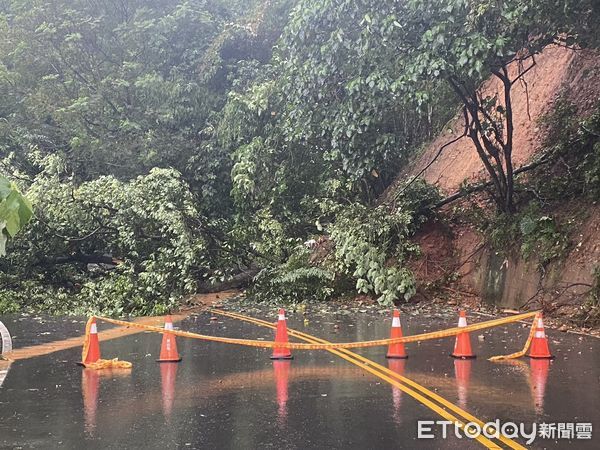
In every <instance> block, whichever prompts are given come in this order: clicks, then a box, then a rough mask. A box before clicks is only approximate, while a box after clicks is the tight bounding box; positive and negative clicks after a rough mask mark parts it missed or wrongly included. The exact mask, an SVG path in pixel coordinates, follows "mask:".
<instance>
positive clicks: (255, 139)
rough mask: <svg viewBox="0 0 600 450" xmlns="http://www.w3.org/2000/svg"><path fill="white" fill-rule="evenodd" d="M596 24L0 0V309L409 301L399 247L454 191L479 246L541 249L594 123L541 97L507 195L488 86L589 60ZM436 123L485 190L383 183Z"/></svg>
mask: <svg viewBox="0 0 600 450" xmlns="http://www.w3.org/2000/svg"><path fill="white" fill-rule="evenodd" d="M599 18H600V11H599V10H598V5H597V2H594V1H592V0H581V1H577V2H571V1H567V0H545V1H529V0H503V1H499V2H498V1H489V0H450V1H449V0H443V1H442V0H409V1H406V2H397V1H392V0H385V1H381V0H378V1H374V0H366V1H360V2H357V1H355V0H329V1H323V2H314V1H309V0H262V1H260V0H252V1H235V0H212V1H203V0H186V1H182V0H162V1H159V2H150V3H148V2H145V1H137V0H136V1H130V2H121V1H113V0H107V1H104V2H91V1H88V0H58V1H55V2H49V3H48V2H38V1H34V0H19V1H16V0H8V1H4V2H0V174H2V178H0V201H2V203H0V254H1V253H4V252H3V250H4V246H5V243H6V255H4V256H1V257H0V313H6V312H17V311H23V310H35V311H49V312H56V313H64V312H70V313H85V312H88V311H96V312H102V313H105V314H113V315H122V314H156V313H163V312H165V311H167V310H169V309H171V308H174V307H175V306H176V305H177V304H178V302H179V301H180V300H181V299H182V298H183V297H185V296H186V295H189V294H193V293H195V292H201V291H208V290H218V289H220V288H223V287H230V286H247V287H249V294H251V295H252V296H253V297H254V298H256V299H257V300H260V301H290V302H300V301H304V300H320V301H323V300H328V299H331V298H333V297H340V296H345V295H356V294H365V295H369V296H372V297H374V298H376V299H377V301H378V302H380V303H381V304H384V305H388V304H391V303H392V302H395V301H403V300H409V299H410V298H411V297H412V296H413V295H414V293H415V289H416V284H415V276H414V274H413V272H412V271H411V270H410V269H409V264H408V263H409V261H410V260H411V259H412V258H415V257H417V256H418V254H419V248H418V245H416V244H415V243H414V242H413V241H412V239H411V237H412V236H413V235H414V233H415V232H416V231H417V230H418V229H419V227H420V226H421V225H422V224H423V223H424V222H425V221H427V220H428V219H430V218H432V217H434V216H436V214H437V209H438V208H439V207H440V206H442V205H446V204H448V203H450V202H452V201H454V200H455V199H456V198H460V197H462V196H464V195H466V194H468V193H471V192H482V191H485V195H486V196H487V198H489V199H490V202H489V203H486V206H485V210H484V211H481V217H484V218H485V220H482V222H481V223H482V227H483V226H485V227H487V230H488V232H489V235H490V236H491V239H492V240H496V241H498V243H501V242H505V241H507V240H513V241H515V238H516V237H518V238H517V239H516V240H517V241H519V242H520V245H521V251H522V252H523V254H524V255H525V256H528V255H532V254H536V255H541V258H542V259H541V263H542V264H544V263H546V262H547V261H550V260H552V259H555V258H559V257H560V256H561V254H562V252H564V251H566V249H567V248H568V246H569V243H568V240H567V239H566V238H564V234H565V233H566V231H565V230H566V228H565V225H564V223H563V222H561V221H560V220H558V219H556V218H554V217H553V216H552V215H551V214H548V213H547V212H546V209H547V204H549V203H552V202H553V201H555V200H556V201H557V200H558V199H557V198H555V194H556V192H559V191H560V192H561V193H562V194H561V196H562V197H561V199H568V198H578V197H581V196H587V197H588V198H597V196H598V194H599V193H600V179H599V175H598V174H599V173H600V156H599V155H600V146H599V145H600V144H598V135H599V134H600V123H599V117H600V112H599V111H600V110H598V111H596V112H595V113H594V114H592V115H591V116H590V117H589V118H587V119H585V121H579V119H577V118H576V115H574V114H571V112H570V111H571V110H570V109H569V108H573V107H574V106H573V105H569V104H568V101H566V100H565V101H564V102H561V103H560V104H559V105H558V106H557V108H556V109H555V111H554V112H553V115H552V116H550V117H549V118H548V121H549V123H550V124H552V126H551V127H549V130H550V131H549V138H548V142H547V143H546V145H545V147H546V148H547V152H546V153H544V155H545V156H544V157H545V158H546V160H545V161H544V167H542V166H539V167H537V168H535V169H534V170H533V171H532V172H531V173H532V175H531V177H530V178H529V179H528V181H527V185H525V184H523V183H522V182H521V181H518V180H517V178H516V172H517V171H518V168H517V167H514V164H513V161H512V151H513V145H514V142H513V133H514V124H513V112H512V109H511V92H512V91H511V90H512V87H513V86H514V85H515V84H516V83H520V82H521V81H522V78H523V77H524V76H525V75H526V74H527V73H528V71H529V69H530V68H531V67H533V66H534V65H535V61H536V55H538V54H539V52H541V51H542V49H543V48H544V47H545V46H547V45H548V44H551V43H555V44H559V45H563V46H567V47H570V48H573V49H578V48H581V47H597V46H598V43H599V40H598V38H599V36H598V31H597V30H598V29H599V24H600V21H599ZM514 65H516V66H517V67H518V70H517V72H516V74H513V73H512V72H511V71H509V69H508V68H509V66H511V67H512V66H514ZM489 77H496V78H497V79H499V80H500V81H501V84H502V86H503V91H502V95H501V96H500V98H496V97H487V96H483V95H482V93H481V92H482V91H481V90H480V86H481V83H482V82H483V81H484V80H486V79H488V78H489ZM457 113H458V114H460V115H461V116H462V117H463V119H464V123H462V124H461V130H463V129H464V131H463V134H462V136H463V137H465V138H468V139H470V140H471V142H472V143H473V144H474V145H475V147H476V151H477V154H478V157H479V158H480V159H481V161H482V163H483V166H484V167H485V169H486V177H487V178H486V180H485V185H484V186H475V187H474V188H473V189H471V188H465V190H464V192H462V193H458V195H457V196H453V197H452V198H444V197H443V196H442V195H441V194H440V193H439V192H437V190H436V189H435V188H434V187H432V186H429V185H427V184H426V183H424V182H422V181H421V180H420V179H419V178H418V177H405V178H406V179H400V180H399V181H398V180H397V178H398V175H399V174H401V173H404V172H403V171H404V170H405V169H406V165H407V162H408V161H409V160H410V159H411V158H412V157H414V156H415V155H416V154H417V153H418V152H419V151H420V150H421V149H422V148H423V147H424V145H425V144H426V143H427V142H429V141H430V140H431V139H432V138H433V137H435V136H437V135H438V134H440V133H444V132H445V131H446V130H445V129H444V127H445V126H447V124H448V123H449V122H448V121H449V120H450V119H451V118H453V117H454V116H455V115H456V114H457ZM558 124H560V125H558ZM553 133H554V134H553ZM440 151H441V149H440ZM559 160H561V161H565V165H566V166H568V167H569V170H568V171H562V172H561V171H560V169H559V168H558V166H557V164H556V163H555V161H559ZM547 162H548V164H546V163H547ZM543 171H556V172H555V173H553V176H552V177H550V178H548V177H547V176H546V174H547V173H548V172H543ZM4 177H6V179H7V180H10V182H8V181H4ZM395 180H396V181H395ZM394 181H395V184H394V185H393V186H392V183H393V182H394ZM392 187H393V189H392ZM18 191H20V192H22V193H23V194H24V195H25V197H26V198H24V197H21V196H20V194H18ZM15 199H18V200H15ZM9 200H10V202H9ZM15 201H17V202H18V203H19V205H20V206H19V209H18V211H19V212H18V217H19V220H18V221H17V222H15V220H16V219H15V217H17V216H15V212H14V211H16V210H15V209H14V207H13V206H10V205H11V204H13V202H15ZM9 203H10V204H9ZM31 205H33V206H31ZM5 206H6V207H5ZM5 212H7V214H10V217H9V216H5V215H3V214H5ZM32 214H33V216H32ZM561 220H562V219H561ZM27 222H29V223H27ZM19 228H22V229H21V230H20V231H19ZM17 231H19V232H18V233H17ZM591 295H592V297H591V300H590V302H591V304H592V307H594V306H593V305H594V304H595V305H596V306H595V307H596V308H597V298H595V297H593V295H594V294H591ZM596 297H597V295H596ZM594 298H595V300H594ZM594 302H595V303H594Z"/></svg>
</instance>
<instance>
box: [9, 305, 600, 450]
mask: <svg viewBox="0 0 600 450" xmlns="http://www.w3.org/2000/svg"><path fill="white" fill-rule="evenodd" d="M262 317H263V318H265V317H267V318H269V315H268V314H264V313H263V315H262ZM275 318H276V315H274V314H273V315H272V317H270V319H272V320H274V319H275ZM0 320H2V321H3V322H4V323H5V324H7V326H8V327H9V329H10V330H11V332H12V333H13V335H16V337H17V338H16V339H15V342H14V345H15V348H18V347H19V346H20V347H23V346H25V345H31V344H33V343H35V342H36V340H37V337H36V335H38V334H41V333H46V332H48V330H52V336H48V335H45V334H44V335H42V336H43V339H46V342H48V341H50V340H52V338H53V339H55V340H58V339H63V338H68V337H73V336H76V335H77V333H80V332H81V330H82V329H83V325H82V323H83V321H78V322H77V323H72V324H71V320H72V319H67V320H66V321H65V320H64V319H59V318H56V319H46V320H44V321H42V323H40V321H39V320H37V321H36V320H33V319H30V320H14V318H13V319H11V318H7V317H1V318H0ZM390 322H391V320H390V319H389V318H387V317H386V318H385V319H383V318H381V316H379V315H376V316H373V315H368V314H358V315H356V316H352V318H350V316H348V315H343V316H342V315H340V316H332V317H327V318H321V319H316V320H312V321H311V322H309V323H308V324H307V325H306V326H305V325H304V317H302V316H300V315H298V316H297V317H296V316H294V314H291V315H290V317H289V318H288V325H289V326H290V327H293V328H295V329H298V330H302V331H305V332H307V333H310V334H312V335H315V336H319V337H322V338H324V339H327V340H330V341H334V342H335V341H353V340H365V339H375V338H381V337H387V335H388V334H389V329H390ZM63 323H69V324H71V325H72V326H71V325H69V326H67V327H63V326H62V324H63ZM454 325H455V320H448V319H447V318H441V319H430V318H428V319H427V321H425V320H423V319H422V318H420V317H418V316H409V315H405V316H404V318H403V327H404V333H405V334H415V333H418V332H424V331H431V330H435V329H442V328H446V327H449V326H454ZM179 326H180V327H181V328H182V329H185V330H190V331H197V332H203V333H206V334H214V335H222V336H230V337H244V338H250V339H256V338H265V339H269V340H270V339H272V331H270V330H265V329H261V328H259V327H257V326H254V325H252V324H245V323H241V322H238V321H235V320H231V319H227V318H222V319H219V320H218V321H211V320H210V316H209V315H207V314H200V315H198V316H193V317H190V318H188V319H186V320H185V321H183V322H181V323H180V324H179ZM527 333H528V329H527V328H522V327H521V325H519V324H516V325H510V326H506V327H502V328H498V329H494V330H488V331H485V332H482V333H480V334H481V335H482V336H484V338H482V339H476V338H473V339H472V342H473V350H474V351H475V353H477V354H478V355H480V358H478V359H476V360H464V361H463V360H454V359H452V358H450V357H448V353H449V351H450V350H451V347H452V344H453V340H452V339H443V340H440V341H428V342H423V343H420V344H411V345H407V352H408V353H409V355H410V357H409V359H408V360H386V359H385V357H384V356H385V349H384V348H369V349H364V350H363V351H361V352H359V353H360V354H362V355H364V356H365V357H367V358H370V359H372V360H374V361H376V362H378V363H380V364H382V365H383V366H385V367H388V368H389V369H390V370H391V371H393V372H396V373H398V374H400V375H403V376H406V377H408V378H410V379H412V380H415V381H417V382H418V383H420V384H421V385H424V386H426V387H427V388H429V389H431V390H433V391H435V392H436V393H438V394H439V395H442V396H443V397H445V398H447V399H448V400H449V401H451V402H453V403H455V404H457V405H458V406H460V407H461V408H463V409H465V410H467V411H469V412H471V413H472V414H473V415H475V416H477V417H478V418H481V419H483V420H494V419H500V420H501V421H502V422H505V421H513V422H525V423H526V424H531V423H532V422H538V423H541V422H554V423H558V422H593V425H594V431H596V430H600V428H599V427H600V424H598V422H597V418H598V416H599V412H600V410H599V407H598V400H599V399H600V383H599V382H598V381H599V375H600V364H599V363H600V361H599V357H598V353H599V352H598V350H600V345H599V342H598V341H597V340H595V339H591V338H580V337H578V336H575V335H571V334H564V333H558V332H556V331H552V330H550V331H549V334H550V337H551V346H552V350H553V351H554V352H555V353H556V355H557V358H556V360H554V361H548V360H528V359H521V360H518V361H509V362H504V363H491V362H488V361H486V360H485V357H486V356H490V355H494V354H499V353H506V352H507V350H508V351H512V350H517V349H519V348H520V347H521V346H522V344H523V342H524V340H525V338H526V336H527ZM160 341H161V337H160V336H159V335H155V334H149V333H143V334H136V335H129V336H124V337H121V338H119V339H114V340H110V341H106V342H103V343H102V344H101V345H102V351H103V352H106V354H109V355H115V356H119V357H120V358H121V359H125V360H128V361H132V362H133V364H134V367H133V369H132V370H125V371H115V370H112V371H91V370H87V369H81V368H80V367H77V366H75V365H74V364H73V363H74V362H75V361H77V360H78V359H79V358H80V353H79V352H80V349H79V348H71V349H65V350H62V351H59V352H56V353H54V354H51V355H46V356H40V357H36V358H32V359H24V360H20V361H16V362H14V363H13V364H12V365H11V367H10V369H9V370H8V372H7V374H6V378H5V380H4V383H3V385H2V387H1V388H0V447H8V448H13V447H23V448H55V447H65V448H82V447H86V448H139V447H145V448H175V447H182V448H298V449H305V448H325V447H329V448H459V447H460V448H482V447H481V445H480V444H479V443H478V442H476V441H472V440H466V439H464V438H463V439H457V438H456V437H454V436H452V435H450V436H449V437H448V439H446V440H441V439H439V438H438V439H435V440H417V420H419V419H422V420H437V419H438V416H437V415H436V414H435V413H433V412H432V411H431V410H429V409H428V408H426V407H424V406H423V405H421V404H419V403H418V402H416V401H414V399H412V398H411V397H410V396H407V395H406V394H405V393H403V392H402V391H401V390H400V389H398V388H396V387H393V386H390V385H389V384H387V383H385V382H382V381H381V380H380V379H378V378H376V377H374V376H372V375H370V374H369V373H366V372H365V371H363V370H361V369H359V368H358V367H355V366H353V365H350V364H348V363H347V362H345V361H343V360H341V359H339V358H337V357H335V356H333V355H332V354H330V353H328V352H324V351H302V352H295V359H294V360H293V361H271V360H270V359H269V355H270V353H269V350H267V349H264V350H263V349H255V348H243V347H238V346H228V345H224V344H218V343H205V342H199V341H192V340H187V339H178V345H179V351H180V354H181V355H182V356H183V361H182V362H181V363H179V364H158V363H156V362H155V361H154V360H155V358H156V356H157V354H158V351H159V349H160ZM2 363H3V362H2V361H0V364H2ZM2 370H3V368H2V366H1V365H0V373H1V372H2ZM598 433H600V431H596V433H595V434H598ZM593 437H594V439H593V440H591V441H583V440H574V441H572V442H571V446H573V447H574V448H598V439H596V436H593ZM520 442H521V443H523V441H520ZM530 447H534V448H544V447H547V448H567V447H569V441H568V440H564V439H554V440H548V439H543V440H540V439H538V440H536V441H535V442H534V443H533V444H532V445H531V446H530Z"/></svg>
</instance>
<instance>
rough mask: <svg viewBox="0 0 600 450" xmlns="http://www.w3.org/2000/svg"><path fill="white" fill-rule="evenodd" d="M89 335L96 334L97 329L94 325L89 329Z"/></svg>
mask: <svg viewBox="0 0 600 450" xmlns="http://www.w3.org/2000/svg"><path fill="white" fill-rule="evenodd" d="M90 334H98V327H96V324H95V323H93V324H92V326H91V327H90Z"/></svg>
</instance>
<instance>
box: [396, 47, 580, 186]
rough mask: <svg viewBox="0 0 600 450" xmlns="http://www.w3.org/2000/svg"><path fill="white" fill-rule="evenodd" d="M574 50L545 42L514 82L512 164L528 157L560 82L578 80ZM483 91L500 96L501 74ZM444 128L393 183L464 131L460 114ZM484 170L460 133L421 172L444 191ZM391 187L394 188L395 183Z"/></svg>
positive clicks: (536, 143)
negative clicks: (526, 70) (519, 79)
mask: <svg viewBox="0 0 600 450" xmlns="http://www.w3.org/2000/svg"><path fill="white" fill-rule="evenodd" d="M578 55H579V54H576V53H575V52H574V51H572V50H568V49H565V48H562V47H554V46H553V47H549V48H547V49H546V50H544V52H543V53H542V54H540V55H539V56H538V57H537V58H536V66H535V67H534V68H533V69H532V70H531V71H530V72H529V73H528V74H527V75H525V78H524V80H525V82H524V83H517V84H516V85H515V86H514V87H513V95H512V99H513V110H514V120H515V136H514V150H513V158H514V163H515V167H519V166H520V165H522V164H524V163H526V162H527V161H528V160H529V159H530V158H531V156H532V154H533V153H535V151H536V149H537V148H538V145H539V141H540V138H541V133H540V130H539V127H538V126H537V121H538V120H539V118H540V117H541V116H542V115H543V114H544V113H546V112H547V111H548V110H549V108H550V107H551V106H552V104H553V102H554V100H555V98H556V96H557V94H558V93H559V92H560V90H561V88H562V87H563V86H564V85H565V84H568V83H569V82H570V81H577V80H575V79H574V78H575V77H579V78H581V77H582V76H584V75H582V74H583V73H584V72H585V71H586V67H579V70H578V71H577V72H578V73H577V74H573V73H572V72H573V71H572V66H573V63H574V61H578V64H579V66H581V65H582V64H581V56H578ZM584 66H585V64H584ZM510 70H511V72H512V73H513V74H515V73H516V70H517V67H516V66H513V67H511V68H510ZM483 92H484V93H485V95H489V96H493V95H495V94H498V98H499V99H501V98H502V95H500V94H501V92H502V91H501V90H500V82H499V80H498V79H497V78H495V77H493V78H491V79H490V80H488V81H487V82H486V83H485V84H484V87H483ZM528 97H529V101H528ZM448 129H451V130H452V133H449V132H447V131H446V132H444V133H442V134H441V135H440V136H438V137H437V139H435V140H434V141H433V142H432V143H431V144H430V145H429V146H428V147H427V148H426V149H425V151H423V152H422V153H421V155H419V157H418V158H417V159H416V160H415V161H414V162H413V163H412V164H411V166H410V168H409V170H408V171H407V172H406V173H403V174H402V175H401V176H400V177H399V179H398V180H397V183H399V182H401V181H402V179H405V178H407V177H409V176H412V175H414V174H416V173H418V172H419V171H420V170H421V169H422V168H423V167H425V166H426V165H427V164H428V163H429V162H430V161H431V160H432V159H433V158H434V157H435V155H436V154H437V152H438V149H439V148H440V147H441V146H442V145H444V144H445V143H446V142H448V141H450V140H452V139H454V138H456V137H458V136H460V134H461V133H462V131H463V121H462V116H459V117H457V118H455V119H454V120H452V121H451V122H450V123H449V124H448V126H447V127H446V130H448ZM483 170H484V169H483V165H482V163H481V161H480V160H479V158H478V156H477V153H476V152H475V148H474V146H473V144H472V143H471V142H470V141H469V139H468V138H463V139H461V140H459V141H458V142H456V143H454V144H452V145H450V146H448V147H446V149H445V150H444V151H443V153H442V155H441V156H440V157H439V158H438V159H437V160H436V162H434V163H433V165H432V166H431V167H430V168H429V169H427V170H426V171H425V173H424V174H423V177H424V178H425V180H426V181H427V182H429V183H433V184H436V185H438V186H439V187H440V188H441V189H442V190H443V191H445V192H451V191H455V190H456V189H457V188H458V187H459V186H460V184H461V183H462V182H463V181H464V180H465V179H467V180H472V179H476V178H478V177H481V176H484V173H483ZM397 183H395V184H397ZM391 189H392V190H393V187H392V188H391Z"/></svg>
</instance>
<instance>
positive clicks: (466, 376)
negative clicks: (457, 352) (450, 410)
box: [454, 359, 473, 408]
mask: <svg viewBox="0 0 600 450" xmlns="http://www.w3.org/2000/svg"><path fill="white" fill-rule="evenodd" d="M472 363H473V361H469V360H462V359H457V360H455V361H454V377H455V378H456V389H457V390H458V405H459V406H460V407H461V408H466V407H467V393H468V392H469V381H470V380H471V364H472Z"/></svg>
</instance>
